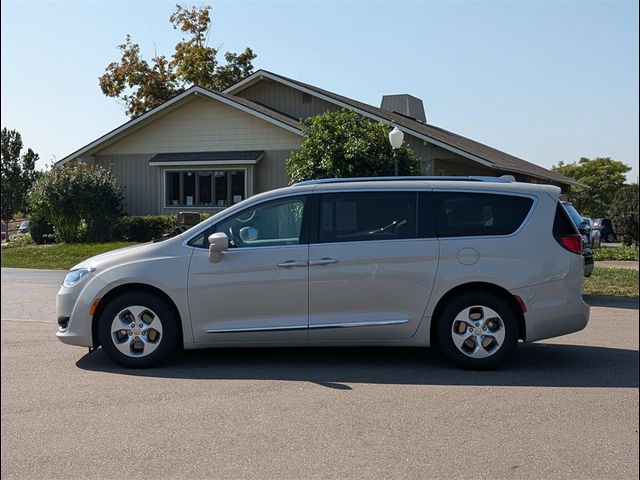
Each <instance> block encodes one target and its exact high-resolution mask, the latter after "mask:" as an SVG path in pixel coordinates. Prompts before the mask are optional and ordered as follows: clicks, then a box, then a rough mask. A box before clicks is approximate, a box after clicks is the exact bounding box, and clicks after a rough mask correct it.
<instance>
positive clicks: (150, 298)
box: [98, 292, 178, 368]
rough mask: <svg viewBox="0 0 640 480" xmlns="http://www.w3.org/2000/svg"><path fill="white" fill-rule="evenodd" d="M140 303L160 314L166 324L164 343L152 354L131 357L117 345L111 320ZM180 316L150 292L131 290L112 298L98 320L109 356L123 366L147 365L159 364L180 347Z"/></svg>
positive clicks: (99, 333)
mask: <svg viewBox="0 0 640 480" xmlns="http://www.w3.org/2000/svg"><path fill="white" fill-rule="evenodd" d="M133 305H140V306H142V307H146V308H148V309H150V310H152V311H153V312H155V314H156V315H157V316H158V319H159V320H160V322H161V323H162V336H161V338H160V344H159V345H158V347H157V348H156V349H155V350H154V351H153V352H152V353H150V354H149V355H146V356H144V357H129V356H127V355H125V354H123V353H122V352H120V350H118V349H117V348H116V346H115V345H114V343H113V338H112V336H111V323H112V322H113V319H114V318H115V317H116V315H117V314H118V313H119V312H121V311H122V310H124V309H125V308H127V307H131V306H133ZM176 321H177V319H176V318H175V313H174V312H173V309H172V308H171V307H170V306H169V305H168V304H167V302H165V301H164V300H162V299H161V298H159V297H157V296H155V295H153V294H150V293H147V292H129V293H125V294H124V295H120V296H118V297H116V298H114V299H112V300H111V301H110V302H109V303H108V304H107V306H106V307H105V309H104V310H103V311H102V313H101V315H100V318H99V320H98V337H99V339H100V345H101V346H102V349H103V350H104V352H105V353H106V354H107V356H108V357H109V358H110V359H111V360H113V361H114V362H116V363H118V364H119V365H121V366H123V367H128V368H147V367H152V366H156V365H158V364H160V363H162V362H164V361H166V360H167V359H168V358H170V357H171V356H172V355H173V354H174V353H175V351H176V349H177V343H178V335H177V333H178V330H177V326H176Z"/></svg>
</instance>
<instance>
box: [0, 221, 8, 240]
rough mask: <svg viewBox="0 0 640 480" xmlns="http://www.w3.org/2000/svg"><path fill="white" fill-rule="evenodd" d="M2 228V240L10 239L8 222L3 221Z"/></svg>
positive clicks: (0, 237) (0, 236) (0, 235)
mask: <svg viewBox="0 0 640 480" xmlns="http://www.w3.org/2000/svg"><path fill="white" fill-rule="evenodd" d="M0 228H1V231H0V240H8V239H9V232H8V231H7V224H6V223H4V222H2V224H1V226H0Z"/></svg>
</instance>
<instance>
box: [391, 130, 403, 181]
mask: <svg viewBox="0 0 640 480" xmlns="http://www.w3.org/2000/svg"><path fill="white" fill-rule="evenodd" d="M403 140H404V133H402V130H400V129H399V128H398V127H393V130H391V131H390V132H389V143H390V144H391V148H392V149H393V174H394V176H396V177H397V176H398V153H399V150H400V147H402V141H403Z"/></svg>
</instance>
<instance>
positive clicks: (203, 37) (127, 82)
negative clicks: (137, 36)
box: [99, 5, 256, 118]
mask: <svg viewBox="0 0 640 480" xmlns="http://www.w3.org/2000/svg"><path fill="white" fill-rule="evenodd" d="M210 12H211V6H209V5H203V6H201V7H191V8H190V9H189V8H185V7H182V6H180V5H176V9H175V11H174V12H173V14H172V15H171V16H170V17H169V22H170V23H171V25H172V26H173V29H174V30H180V31H181V32H182V33H183V34H185V35H186V37H185V38H182V40H181V41H180V42H178V44H177V45H176V46H175V51H174V53H173V56H172V57H171V59H168V58H167V57H166V56H164V55H156V56H154V57H153V58H152V59H151V64H149V62H147V61H146V60H144V59H143V58H142V57H141V55H140V45H138V44H137V43H134V42H132V40H131V36H130V35H127V37H126V40H125V42H124V43H122V44H120V45H118V50H120V55H121V57H120V61H118V62H112V63H110V64H109V65H107V67H106V68H105V73H104V74H103V75H102V76H100V77H99V84H100V89H101V90H102V93H103V94H104V95H106V96H107V97H111V98H116V99H118V100H120V101H121V102H123V103H124V105H125V106H126V112H127V115H129V116H130V117H131V118H134V117H137V116H138V115H141V114H143V113H144V112H146V111H147V110H150V109H151V108H154V107H157V106H158V105H160V104H161V103H163V102H166V101H167V100H169V99H170V98H172V97H174V96H175V95H177V94H179V93H181V92H183V91H184V90H185V89H186V88H187V87H188V86H190V85H200V86H201V87H205V88H209V89H211V90H224V89H225V88H227V87H228V86H230V85H233V84H234V83H237V82H239V81H240V80H242V79H243V78H245V77H247V76H249V75H250V74H251V73H252V72H253V64H252V61H253V60H254V59H255V58H256V55H255V54H254V53H253V50H251V49H250V48H246V49H245V50H244V51H243V52H242V53H239V54H237V53H232V52H226V53H225V55H224V59H225V61H226V65H219V64H218V60H217V55H218V49H217V48H214V47H211V46H208V45H207V42H208V38H209V33H210V32H211V15H210Z"/></svg>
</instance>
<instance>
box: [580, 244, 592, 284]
mask: <svg viewBox="0 0 640 480" xmlns="http://www.w3.org/2000/svg"><path fill="white" fill-rule="evenodd" d="M582 257H583V258H584V276H585V277H590V276H591V274H592V273H593V265H594V263H593V251H592V250H591V249H590V248H589V249H586V250H585V252H584V253H583V255H582Z"/></svg>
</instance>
